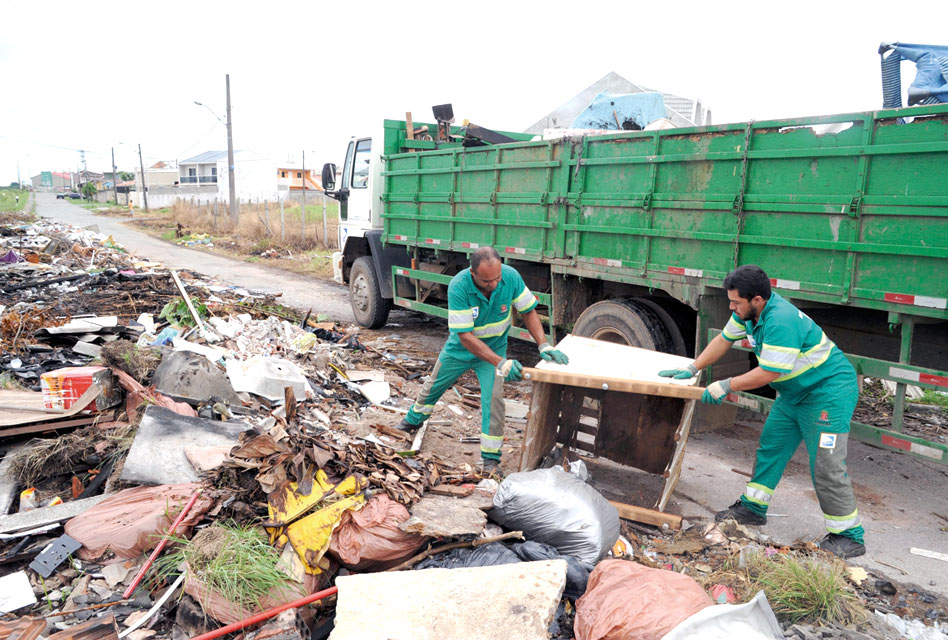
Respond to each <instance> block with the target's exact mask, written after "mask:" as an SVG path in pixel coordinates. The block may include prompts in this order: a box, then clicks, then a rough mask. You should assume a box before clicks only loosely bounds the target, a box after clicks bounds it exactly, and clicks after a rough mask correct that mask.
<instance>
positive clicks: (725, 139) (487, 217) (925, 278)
mask: <svg viewBox="0 0 948 640" xmlns="http://www.w3.org/2000/svg"><path fill="white" fill-rule="evenodd" d="M902 119H910V120H911V122H904V121H903V120H902ZM386 126H387V129H386V140H385V151H386V153H387V155H386V164H385V167H384V170H383V173H382V177H383V180H384V187H383V190H382V196H381V197H382V203H383V209H382V210H383V213H382V218H383V221H384V230H383V236H382V240H383V241H384V242H385V243H388V244H404V245H408V246H427V247H431V248H436V249H442V250H454V251H461V252H468V251H470V250H472V248H476V247H477V246H479V245H492V246H494V247H495V248H496V249H498V251H501V252H502V253H503V252H506V253H508V254H512V255H513V256H514V257H516V258H517V259H518V260H526V261H536V262H543V263H547V264H549V265H550V266H551V269H552V270H553V272H558V273H566V274H574V275H583V276H587V277H596V278H602V279H606V280H614V281H619V282H622V281H637V282H647V283H649V285H650V286H656V287H660V288H667V287H672V288H674V287H676V286H678V287H682V286H685V287H688V288H693V287H695V286H702V285H708V286H714V287H719V286H720V282H721V280H722V278H723V277H724V275H725V274H726V273H727V272H728V271H730V270H731V269H733V268H734V266H736V265H738V264H743V263H757V264H760V265H761V266H763V267H764V269H765V270H766V271H767V272H768V274H770V275H771V277H772V278H773V280H774V285H775V286H776V288H777V289H778V290H784V291H787V292H788V293H789V295H790V296H792V297H794V298H799V299H807V300H813V301H819V302H826V303H831V304H836V305H846V306H849V307H857V308H871V309H880V310H888V311H894V312H902V313H911V314H913V315H917V316H928V317H932V318H940V319H945V318H948V304H946V300H948V277H945V275H944V274H945V273H948V105H938V106H930V107H919V108H912V109H900V110H897V111H876V112H868V113H854V114H843V115H838V116H826V117H815V118H804V119H795V120H775V121H762V122H751V123H745V124H729V125H720V126H712V127H700V128H691V129H670V130H663V131H653V132H645V131H640V132H621V133H618V132H617V133H616V134H613V135H599V136H588V137H583V138H578V139H577V138H573V139H558V140H550V141H523V142H515V143H508V144H502V145H496V146H485V147H476V148H469V149H462V148H459V147H456V148H448V149H444V148H442V149H434V150H417V151H416V150H408V151H407V152H406V149H407V148H408V147H406V145H409V146H410V145H411V144H417V143H410V142H407V143H406V141H405V140H404V131H403V125H399V123H392V122H387V123H386ZM824 129H829V130H833V129H840V130H838V131H837V132H835V133H832V132H821V131H823V130H824ZM682 297H683V298H687V297H688V296H687V295H686V296H682Z"/></svg>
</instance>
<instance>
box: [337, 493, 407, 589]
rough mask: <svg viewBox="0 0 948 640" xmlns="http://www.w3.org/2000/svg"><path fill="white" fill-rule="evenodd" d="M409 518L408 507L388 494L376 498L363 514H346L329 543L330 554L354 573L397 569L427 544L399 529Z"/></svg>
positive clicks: (369, 503)
mask: <svg viewBox="0 0 948 640" xmlns="http://www.w3.org/2000/svg"><path fill="white" fill-rule="evenodd" d="M408 518H409V514H408V509H406V508H405V507H404V506H402V505H401V504H399V503H398V502H395V501H394V500H392V499H390V498H389V497H388V496H387V495H385V494H384V493H381V494H378V495H374V496H372V497H371V498H369V500H368V502H366V504H365V506H364V507H362V509H360V510H359V511H346V512H345V513H343V514H342V519H341V520H340V524H339V527H338V528H337V529H336V530H335V531H333V534H332V540H330V542H329V554H330V555H331V556H332V557H333V558H335V559H337V560H338V561H339V562H340V563H341V564H342V565H344V566H345V567H346V568H347V569H351V570H353V571H370V570H371V571H380V570H382V569H387V568H389V567H393V566H395V565H396V564H398V563H399V562H402V561H403V560H406V559H407V558H408V557H409V556H411V555H412V554H413V553H415V551H417V550H418V548H419V547H420V546H421V545H423V544H424V543H425V537H424V536H420V535H418V534H415V533H405V532H404V531H402V530H401V529H399V528H398V525H400V524H401V523H403V522H405V521H406V520H408Z"/></svg>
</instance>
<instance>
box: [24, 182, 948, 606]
mask: <svg viewBox="0 0 948 640" xmlns="http://www.w3.org/2000/svg"><path fill="white" fill-rule="evenodd" d="M37 212H38V213H39V215H41V216H44V217H48V218H55V219H57V220H63V221H64V222H68V223H70V224H74V225H77V226H87V225H90V224H95V225H98V227H99V230H100V231H102V232H104V233H109V234H111V235H112V237H113V238H115V240H116V241H117V242H119V243H121V244H122V245H124V246H125V247H126V248H128V249H129V250H130V251H132V252H134V253H136V254H138V255H140V256H143V257H148V258H151V259H153V260H160V261H161V262H163V263H164V264H166V265H167V266H169V267H173V268H188V269H194V270H196V271H200V272H202V273H204V274H206V275H208V276H212V277H214V278H217V279H219V280H221V281H223V282H227V283H230V284H235V285H239V286H243V287H247V288H252V289H260V290H262V291H268V292H277V291H282V292H283V302H284V303H285V304H287V305H289V306H294V307H299V308H304V309H308V308H310V307H312V308H313V310H314V311H316V312H323V313H328V314H329V315H330V316H331V317H333V318H334V319H336V320H340V321H344V322H353V319H352V312H351V310H350V307H349V302H348V294H347V291H346V289H345V288H344V287H342V286H340V285H337V284H335V283H332V282H326V281H321V280H314V279H311V278H305V277H302V276H298V275H295V274H291V273H287V272H285V271H281V270H277V269H268V268H265V267H259V266H254V265H250V264H248V263H246V262H242V261H239V260H232V259H229V258H222V257H218V256H214V255H209V254H207V253H204V252H201V251H199V250H195V249H188V248H183V247H179V246H176V245H172V244H169V243H166V242H163V241H161V240H157V239H155V238H152V237H150V236H147V235H145V234H143V233H140V232H138V231H136V230H134V229H132V228H129V227H127V226H125V225H124V224H123V222H122V220H121V219H117V218H109V217H103V216H95V215H93V214H90V213H89V212H88V211H86V210H85V209H83V208H81V207H78V206H75V205H73V204H71V203H69V202H64V201H62V200H58V201H57V200H56V199H55V197H54V196H53V195H50V194H38V198H37ZM396 313H397V314H398V315H395V316H394V317H393V320H394V321H395V322H397V323H401V326H400V328H397V329H396V328H395V327H394V326H392V325H390V326H389V327H388V328H387V329H383V330H382V331H383V332H397V333H399V334H402V336H403V337H404V338H407V339H413V340H420V339H425V340H428V341H429V342H431V345H429V346H430V349H431V350H432V351H433V352H434V351H436V350H437V349H438V348H439V347H440V343H441V341H442V340H443V338H444V332H445V328H444V326H443V324H442V323H430V322H427V321H425V320H424V319H423V317H421V316H418V315H416V314H413V313H411V312H396ZM515 342H516V341H515ZM514 348H515V349H516V351H515V353H517V357H520V358H522V359H523V360H524V362H525V363H526V362H528V359H529V358H530V357H534V358H535V357H536V353H535V351H533V350H532V348H529V347H527V346H523V347H522V349H521V347H520V346H519V345H518V346H516V347H514ZM758 436H759V424H755V418H754V416H753V414H746V415H743V416H742V417H740V418H739V420H738V423H737V424H736V425H735V426H734V427H731V428H727V429H722V430H719V431H715V432H710V433H702V434H694V435H692V437H691V439H690V440H689V442H688V447H687V450H686V454H685V460H684V468H683V470H682V474H681V480H680V482H679V484H678V489H677V491H676V493H675V495H674V497H673V499H672V501H671V503H670V505H669V511H671V512H673V513H680V514H682V515H684V516H685V517H686V518H690V519H692V520H695V521H699V520H704V521H705V522H707V521H708V520H710V519H713V512H714V511H716V510H719V509H723V508H725V507H727V506H728V505H729V504H731V503H732V502H733V501H734V500H735V499H736V498H737V497H738V496H739V495H740V493H741V492H742V491H743V488H744V484H745V483H746V482H747V478H746V477H745V476H743V475H741V474H740V473H737V472H735V469H738V470H741V471H744V472H749V471H751V469H752V467H753V458H754V449H755V447H756V443H757V437H758ZM849 468H850V474H851V476H852V478H853V485H854V487H855V490H856V498H857V502H858V506H859V510H860V513H861V515H862V518H863V521H864V524H865V525H866V529H867V532H868V533H867V536H866V543H867V546H868V549H869V553H868V554H867V555H866V556H864V557H862V558H856V559H854V560H852V561H851V563H852V564H857V565H861V566H864V567H866V568H868V569H871V570H874V571H875V572H877V573H880V574H883V575H887V576H889V577H890V578H891V579H893V580H897V581H899V582H908V583H915V584H917V585H919V586H920V587H922V588H923V589H926V590H929V591H932V592H935V593H939V594H941V595H944V596H948V571H946V568H948V563H945V562H941V561H939V560H934V559H930V558H925V557H921V556H917V555H912V554H911V553H909V549H910V548H911V547H920V548H923V549H930V550H933V551H938V552H941V553H948V533H945V532H944V531H941V527H944V526H945V525H946V522H944V521H942V520H941V519H939V518H938V517H937V516H936V515H934V514H941V515H942V516H946V517H948V492H946V491H945V488H946V487H948V469H946V468H945V467H944V466H942V465H938V464H934V463H929V462H926V461H924V460H919V459H917V458H910V457H909V456H906V455H902V454H898V453H894V452H890V451H886V450H881V449H878V448H874V447H871V446H869V445H866V444H863V443H861V442H855V441H852V442H851V443H850V452H849ZM599 479H600V480H603V481H605V478H604V477H602V476H601V477H600V478H599ZM625 482H628V478H627V477H626V479H625ZM623 488H625V487H623V486H621V485H620V486H619V487H618V489H619V490H620V491H621V490H622V489H623ZM771 511H772V513H774V514H776V515H775V516H774V517H771V518H769V522H768V524H767V525H766V526H764V527H762V528H761V530H762V532H763V533H765V534H767V535H769V536H771V537H772V538H773V539H774V540H775V541H777V542H778V543H781V544H790V543H792V542H793V541H795V540H797V539H798V538H805V539H810V540H813V539H815V538H818V537H819V536H821V534H822V518H821V516H820V509H819V504H818V503H817V501H816V495H815V493H814V491H813V486H812V483H811V480H810V473H809V468H808V463H807V459H806V454H805V450H804V449H803V448H802V447H801V448H800V450H799V451H797V454H796V456H794V458H793V460H792V461H791V462H790V464H789V465H788V467H787V472H786V473H785V475H784V477H783V479H782V480H781V483H780V486H779V487H778V489H777V491H776V494H775V496H774V501H773V504H772V506H771Z"/></svg>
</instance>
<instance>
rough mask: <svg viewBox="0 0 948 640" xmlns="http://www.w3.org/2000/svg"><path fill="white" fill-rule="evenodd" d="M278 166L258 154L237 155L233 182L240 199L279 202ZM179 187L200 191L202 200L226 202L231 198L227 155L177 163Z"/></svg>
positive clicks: (207, 154)
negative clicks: (277, 200) (194, 188)
mask: <svg viewBox="0 0 948 640" xmlns="http://www.w3.org/2000/svg"><path fill="white" fill-rule="evenodd" d="M276 176H277V165H276V163H275V162H273V161H272V160H270V159H269V158H266V157H264V156H262V155H260V154H259V153H257V152H256V151H249V150H248V151H234V182H235V183H236V186H237V199H238V200H240V201H242V202H247V201H251V200H271V201H272V200H276V199H277V197H278V191H277V180H276ZM178 183H179V187H180V188H182V189H185V188H188V189H187V190H188V191H190V188H191V187H198V188H199V193H200V195H201V197H200V199H201V200H207V199H208V198H210V199H211V200H213V199H214V198H217V199H218V200H220V201H222V202H224V201H227V200H228V199H229V198H230V185H229V183H228V172H227V152H226V151H205V152H204V153H201V154H198V155H196V156H193V157H191V158H187V159H186V160H181V161H180V162H178Z"/></svg>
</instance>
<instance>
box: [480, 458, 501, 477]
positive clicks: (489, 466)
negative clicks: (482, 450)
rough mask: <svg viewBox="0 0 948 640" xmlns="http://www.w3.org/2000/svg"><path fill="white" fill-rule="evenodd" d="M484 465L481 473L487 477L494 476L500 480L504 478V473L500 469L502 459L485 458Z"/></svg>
mask: <svg viewBox="0 0 948 640" xmlns="http://www.w3.org/2000/svg"><path fill="white" fill-rule="evenodd" d="M482 461H483V466H482V468H481V475H482V476H483V477H485V478H493V479H494V480H497V481H498V482H500V481H501V480H503V479H504V473H503V471H501V470H500V460H494V459H493V458H483V459H482Z"/></svg>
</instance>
